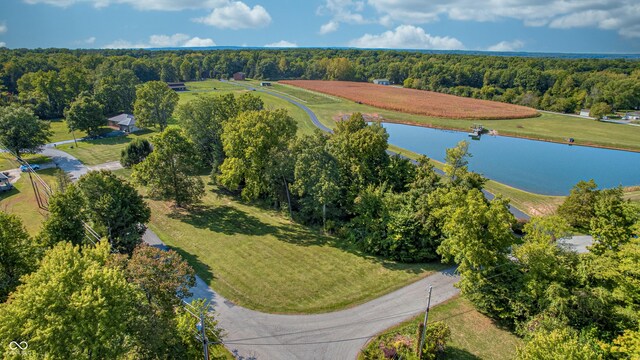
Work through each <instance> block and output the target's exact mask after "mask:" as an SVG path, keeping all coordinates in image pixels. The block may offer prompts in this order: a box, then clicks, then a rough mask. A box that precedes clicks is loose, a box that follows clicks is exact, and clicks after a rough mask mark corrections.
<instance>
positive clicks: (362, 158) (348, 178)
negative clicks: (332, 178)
mask: <svg viewBox="0 0 640 360" xmlns="http://www.w3.org/2000/svg"><path fill="white" fill-rule="evenodd" d="M388 139H389V135H388V134H387V132H386V130H385V129H384V128H383V127H382V126H380V125H379V124H374V125H367V123H366V122H365V121H364V118H363V117H362V114H360V113H354V114H353V115H351V117H350V118H349V119H348V120H344V121H339V122H338V123H337V124H336V129H335V131H334V134H333V135H332V136H331V138H330V139H329V141H328V143H327V148H328V150H329V153H330V154H331V155H333V157H334V158H335V159H336V160H337V161H338V166H339V170H340V189H341V190H340V191H341V196H340V199H339V202H340V205H341V207H342V208H343V209H346V210H350V209H351V207H352V205H353V200H354V199H355V198H356V196H358V194H359V193H360V191H361V190H363V189H364V188H366V187H367V185H370V184H379V183H380V179H381V178H382V176H381V175H382V174H383V172H384V170H385V169H386V167H387V165H388V164H389V155H388V154H387V152H386V151H387V147H388V143H387V140H388Z"/></svg>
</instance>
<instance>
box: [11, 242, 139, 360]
mask: <svg viewBox="0 0 640 360" xmlns="http://www.w3.org/2000/svg"><path fill="white" fill-rule="evenodd" d="M108 257H109V245H108V244H107V243H106V242H103V243H101V244H99V245H98V246H97V247H96V248H95V249H91V248H84V249H83V250H82V252H81V251H80V248H78V247H74V246H73V245H71V244H70V243H66V242H63V243H59V244H58V245H56V246H55V247H54V248H53V249H51V250H49V251H47V253H46V254H45V256H44V258H43V260H42V261H41V263H40V267H39V268H38V270H36V271H35V272H34V273H32V274H30V275H27V276H26V277H24V284H23V285H21V286H19V287H18V289H17V290H16V291H15V292H14V293H13V294H11V296H10V299H9V301H8V302H6V303H5V304H2V305H0V339H1V341H2V342H3V343H9V342H10V341H16V340H18V341H26V342H27V343H28V344H29V348H30V349H37V355H38V357H43V358H52V359H107V358H109V359H114V358H119V357H123V356H125V355H127V354H129V355H130V356H133V357H135V355H134V353H133V351H134V346H133V345H134V343H133V341H132V337H131V336H130V331H128V329H129V328H130V327H131V326H132V323H133V322H134V321H136V319H137V311H136V306H137V304H138V303H139V302H140V301H141V300H142V299H143V298H142V294H141V292H140V291H139V290H138V289H136V287H135V285H133V284H130V283H128V282H127V280H126V279H125V276H124V274H123V273H122V272H121V271H118V270H116V269H113V268H110V267H106V266H105V263H106V261H107V259H108ZM4 351H6V347H4V346H3V347H2V348H1V349H0V354H1V352H4Z"/></svg>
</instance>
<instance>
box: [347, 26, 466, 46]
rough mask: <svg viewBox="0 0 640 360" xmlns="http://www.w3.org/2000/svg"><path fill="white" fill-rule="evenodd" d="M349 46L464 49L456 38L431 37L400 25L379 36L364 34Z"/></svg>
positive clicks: (420, 29)
mask: <svg viewBox="0 0 640 360" xmlns="http://www.w3.org/2000/svg"><path fill="white" fill-rule="evenodd" d="M350 45H351V46H354V47H359V48H384V49H387V48H388V49H441V50H457V49H464V45H463V44H462V43H461V42H460V41H459V40H458V39H456V38H452V37H449V36H444V37H441V36H432V35H430V34H427V33H426V32H425V31H424V29H423V28H420V27H416V26H413V25H400V26H398V27H397V28H396V29H395V30H393V31H391V30H389V31H385V32H384V33H382V34H380V35H371V34H366V35H364V36H363V37H361V38H358V39H355V40H352V41H351V42H350Z"/></svg>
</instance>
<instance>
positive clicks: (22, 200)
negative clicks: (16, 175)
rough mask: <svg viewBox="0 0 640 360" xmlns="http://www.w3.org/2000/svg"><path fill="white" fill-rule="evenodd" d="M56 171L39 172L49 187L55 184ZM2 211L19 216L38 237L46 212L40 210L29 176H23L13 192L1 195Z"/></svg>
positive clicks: (31, 232) (0, 206) (30, 231)
mask: <svg viewBox="0 0 640 360" xmlns="http://www.w3.org/2000/svg"><path fill="white" fill-rule="evenodd" d="M54 172H55V169H45V170H40V171H38V174H39V175H40V177H42V179H43V180H44V181H45V182H47V183H48V184H49V185H51V184H53V182H54V176H53V174H54ZM0 211H4V212H6V213H9V214H15V215H18V216H19V217H20V218H21V219H22V221H23V223H24V226H25V228H26V229H27V231H28V232H29V234H31V235H36V234H37V233H38V232H39V231H40V227H41V225H42V222H43V221H44V219H45V215H46V212H45V211H44V210H41V209H40V208H38V203H37V202H36V197H35V195H34V193H33V189H32V188H31V182H30V181H29V176H28V175H27V174H24V173H23V174H21V176H20V179H19V180H18V181H17V182H16V183H15V184H14V188H13V189H12V190H11V191H8V192H5V193H0Z"/></svg>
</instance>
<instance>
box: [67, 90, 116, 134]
mask: <svg viewBox="0 0 640 360" xmlns="http://www.w3.org/2000/svg"><path fill="white" fill-rule="evenodd" d="M64 116H65V118H66V120H67V126H68V127H69V131H75V130H80V131H86V132H87V134H88V135H89V136H95V135H97V134H98V133H99V131H100V128H101V127H103V126H104V125H105V124H106V119H105V117H104V114H103V107H102V105H101V104H100V103H99V102H98V101H96V100H95V99H94V98H93V97H91V96H89V95H86V94H84V95H80V96H79V97H78V98H77V99H76V100H75V101H74V102H72V103H71V106H70V107H69V108H68V109H66V110H65V112H64Z"/></svg>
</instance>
